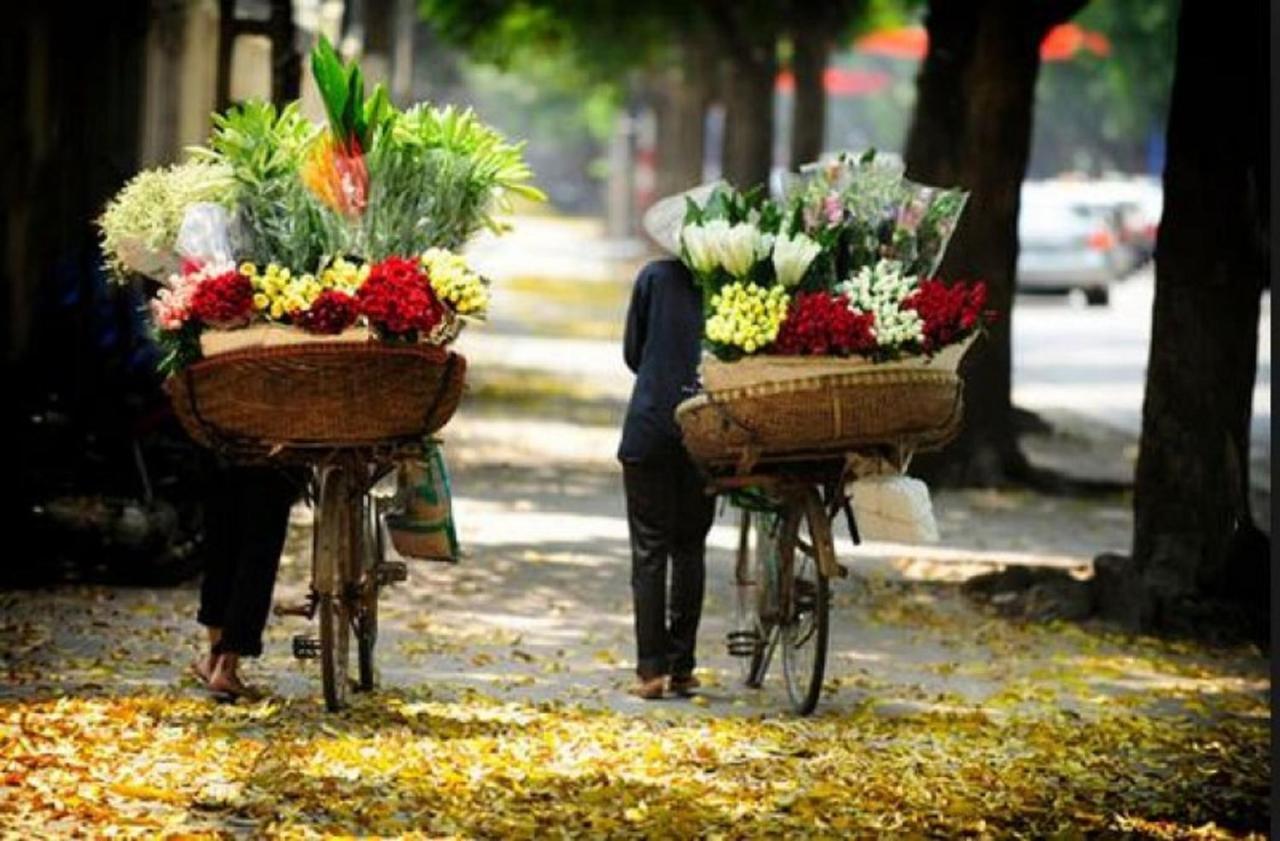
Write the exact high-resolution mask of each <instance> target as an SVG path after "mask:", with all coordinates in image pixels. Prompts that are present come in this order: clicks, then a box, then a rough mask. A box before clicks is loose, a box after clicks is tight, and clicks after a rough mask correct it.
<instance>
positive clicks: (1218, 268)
mask: <svg viewBox="0 0 1280 841" xmlns="http://www.w3.org/2000/svg"><path fill="white" fill-rule="evenodd" d="M1241 38H1244V39H1245V43H1239V42H1240V40H1241ZM1229 42H1235V44H1236V45H1235V46H1234V47H1233V48H1232V49H1229V50H1224V49H1222V45H1223V44H1225V43H1229ZM1267 49H1268V47H1267V21H1266V4H1265V3H1264V2H1263V0H1250V1H1249V2H1247V3H1244V4H1241V5H1240V6H1239V7H1238V8H1236V9H1234V14H1231V15H1224V14H1222V10H1221V9H1220V8H1215V7H1213V6H1212V5H1211V4H1210V3H1208V2H1206V0H1183V4H1182V12H1181V18H1180V20H1179V24H1178V58H1177V65H1176V71H1175V77H1174V83H1173V97H1172V102H1171V105H1170V114H1169V129H1168V150H1169V151H1168V164H1167V166H1166V168H1165V174H1164V195H1165V203H1164V218H1163V219H1162V220H1161V224H1160V234H1159V241H1158V244H1157V247H1156V296H1155V307H1154V318H1153V323H1152V332H1151V350H1150V360H1149V364H1148V369H1147V390H1146V399H1145V402H1144V404H1143V411H1142V443H1141V448H1140V450H1139V455H1138V468H1137V485H1136V490H1135V494H1134V540H1133V557H1132V560H1131V562H1130V563H1129V564H1128V565H1127V567H1128V568H1127V569H1123V570H1117V569H1115V568H1112V569H1108V570H1106V574H1105V575H1104V576H1103V579H1104V581H1107V580H1110V584H1111V585H1112V586H1115V585H1119V586H1118V588H1117V589H1119V590H1120V591H1121V593H1120V594H1119V597H1117V595H1116V594H1115V593H1112V594H1110V595H1108V596H1107V597H1105V598H1104V607H1109V608H1110V612H1111V614H1112V616H1113V617H1114V618H1119V619H1121V620H1124V621H1126V622H1127V623H1128V624H1129V625H1131V626H1136V627H1138V628H1141V629H1146V630H1165V631H1188V630H1200V627H1199V626H1200V625H1201V620H1203V619H1205V618H1207V616H1206V614H1205V609H1206V607H1209V609H1210V613H1209V615H1210V616H1213V617H1215V618H1221V617H1222V616H1223V614H1221V613H1217V612H1215V611H1212V608H1211V607H1210V606H1212V605H1213V604H1214V603H1215V602H1218V604H1219V606H1220V605H1221V601H1220V600H1225V601H1228V602H1231V601H1234V602H1236V603H1237V605H1238V603H1240V602H1245V603H1246V604H1247V605H1248V606H1250V607H1252V608H1253V612H1252V613H1253V615H1252V616H1250V615H1247V614H1241V613H1240V612H1239V611H1237V610H1232V611H1231V613H1229V614H1227V615H1232V614H1234V616H1233V620H1241V619H1243V620H1245V621H1251V622H1252V623H1253V625H1254V627H1253V628H1247V629H1246V630H1251V631H1254V632H1258V631H1260V632H1262V633H1265V629H1266V617H1267V596H1268V563H1269V556H1270V552H1269V546H1268V541H1267V539H1266V538H1265V537H1264V536H1262V535H1261V533H1260V532H1259V531H1257V529H1256V528H1255V527H1254V525H1253V522H1252V517H1251V515H1250V512H1249V507H1248V465H1249V426H1250V413H1251V410H1252V396H1253V386H1254V378H1255V375H1256V373H1257V345H1258V312H1259V299H1260V296H1261V292H1262V288H1263V285H1264V284H1265V283H1266V280H1267V277H1268V273H1269V270H1270V265H1269V264H1270V259H1269V254H1268V253H1267V241H1266V237H1267V231H1268V227H1267V226H1268V223H1269V220H1270V208H1269V200H1268V190H1269V189H1270V177H1269V175H1270V171H1269V168H1270V163H1269V159H1268V149H1267V143H1268V138H1267V111H1266V107H1267V104H1268V103H1269V102H1270V98H1269V96H1268V90H1267V78H1268V77H1267V74H1268V67H1267V57H1268V53H1267ZM1117 573H1118V574H1117Z"/></svg>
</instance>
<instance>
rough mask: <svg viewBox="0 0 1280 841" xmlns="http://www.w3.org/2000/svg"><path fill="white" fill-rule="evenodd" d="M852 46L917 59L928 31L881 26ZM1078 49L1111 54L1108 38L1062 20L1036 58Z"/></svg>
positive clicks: (1056, 57) (1062, 57) (1061, 56)
mask: <svg viewBox="0 0 1280 841" xmlns="http://www.w3.org/2000/svg"><path fill="white" fill-rule="evenodd" d="M853 46H854V48H855V49H856V50H857V51H858V52H860V53H864V54H866V55H879V56H886V57H888V58H907V59H916V60H919V59H922V58H924V56H925V53H927V52H928V51H929V33H928V32H926V31H925V28H924V27H923V26H903V27H899V28H897V29H881V30H879V31H878V32H872V33H871V34H869V35H865V36H863V37H861V38H859V39H858V40H857V41H855V42H854V44H853ZM1082 50H1083V51H1087V52H1091V53H1093V54H1094V55H1096V56H1100V57H1102V56H1108V55H1110V54H1111V40H1110V39H1109V38H1107V36H1106V35H1103V34H1102V33H1101V32H1091V31H1089V30H1087V29H1084V28H1082V27H1080V26H1077V25H1076V24H1074V23H1064V24H1061V25H1059V26H1055V27H1054V28H1053V29H1051V30H1049V34H1048V35H1046V36H1044V40H1043V41H1041V42H1040V58H1041V59H1042V60H1044V61H1067V60H1068V59H1071V58H1074V57H1075V56H1076V55H1077V54H1078V53H1080V52H1081V51H1082Z"/></svg>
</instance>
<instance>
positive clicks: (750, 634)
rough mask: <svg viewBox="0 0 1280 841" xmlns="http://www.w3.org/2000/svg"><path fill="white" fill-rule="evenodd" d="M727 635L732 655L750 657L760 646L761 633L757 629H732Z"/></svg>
mask: <svg viewBox="0 0 1280 841" xmlns="http://www.w3.org/2000/svg"><path fill="white" fill-rule="evenodd" d="M726 636H727V640H726V641H727V643H728V647H729V656H730V657H750V656H751V655H753V654H755V653H756V650H757V649H758V648H759V647H760V634H759V633H758V632H756V631H730V632H729V633H728V634H727V635H726Z"/></svg>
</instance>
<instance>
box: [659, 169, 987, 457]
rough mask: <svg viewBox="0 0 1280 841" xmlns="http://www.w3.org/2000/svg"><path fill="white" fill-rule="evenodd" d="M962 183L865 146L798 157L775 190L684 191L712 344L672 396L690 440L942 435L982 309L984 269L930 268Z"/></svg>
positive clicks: (699, 448) (699, 452) (826, 444)
mask: <svg viewBox="0 0 1280 841" xmlns="http://www.w3.org/2000/svg"><path fill="white" fill-rule="evenodd" d="M966 198H967V196H966V194H964V193H963V192H959V191H955V190H944V189H938V188H933V187H927V186H923V185H918V184H914V183H912V182H910V181H907V180H906V179H904V178H903V177H902V172H901V169H900V168H899V167H895V166H893V165H891V164H887V163H884V162H882V161H879V160H877V159H876V158H875V157H874V155H873V154H867V155H864V156H862V157H859V158H853V157H851V156H849V155H841V156H839V157H838V158H837V159H836V160H835V161H834V162H833V163H831V164H828V165H822V166H814V167H809V168H807V169H806V170H805V171H804V172H802V173H801V175H800V176H798V177H797V178H796V179H795V180H794V183H793V184H792V185H791V188H790V189H789V191H788V195H787V197H786V198H785V199H784V200H782V201H779V202H775V201H772V200H770V199H768V198H765V197H763V196H762V195H761V194H760V193H759V192H758V191H755V192H749V193H745V194H744V193H739V192H737V191H735V190H732V189H731V188H717V189H716V190H714V191H713V192H712V193H711V195H710V197H709V198H708V199H707V200H706V202H705V203H703V204H701V205H699V204H696V203H694V202H692V201H688V202H687V209H686V215H685V220H684V226H683V227H682V229H681V231H680V235H679V246H680V256H681V259H682V260H683V262H684V263H685V264H686V265H687V266H688V268H689V269H690V272H691V273H692V275H693V277H694V280H695V282H696V283H697V284H698V286H699V287H700V288H701V290H702V294H703V306H704V310H705V326H704V336H703V339H704V347H705V348H706V351H707V356H706V357H705V358H704V361H703V364H702V366H701V369H700V373H701V377H702V386H703V393H702V394H700V395H698V396H697V397H694V398H693V399H691V400H688V401H686V402H685V403H684V404H682V405H681V406H680V407H679V409H678V410H677V419H678V420H679V422H680V424H681V426H682V429H683V431H684V436H685V443H686V446H687V447H688V448H689V451H690V452H691V453H692V454H693V455H694V456H695V457H697V458H700V459H702V460H703V461H710V462H728V461H735V462H737V463H739V465H740V466H747V465H751V464H754V463H755V462H756V461H758V460H760V459H773V458H800V457H808V456H819V455H824V454H833V453H839V452H847V451H852V450H856V449H859V448H863V447H867V446H872V445H881V444H893V445H898V448H899V449H902V448H909V449H914V448H919V447H925V446H936V445H938V444H940V443H942V442H943V441H945V440H947V438H949V437H950V436H951V435H953V434H954V433H955V431H956V430H957V429H958V421H959V416H960V413H959V409H960V390H961V382H960V379H959V376H958V373H957V369H958V365H959V362H960V359H961V357H962V356H963V354H964V352H965V351H966V350H967V348H968V347H969V345H970V344H971V343H972V341H973V340H974V338H975V337H976V336H977V335H978V334H979V333H980V332H981V330H982V329H983V327H984V325H985V324H987V323H988V322H989V321H990V319H991V318H992V314H991V313H990V312H988V311H987V310H986V288H985V286H984V285H983V284H982V283H980V282H975V283H967V282H955V283H946V282H944V281H942V280H939V279H936V278H932V277H930V275H931V274H932V273H933V272H934V271H936V268H937V266H938V264H939V263H940V261H941V258H942V256H943V251H944V250H945V247H946V244H947V241H948V240H949V238H950V235H951V232H952V231H953V230H954V228H955V225H956V223H957V221H958V219H959V217H960V214H961V212H962V211H963V208H964V204H965V200H966Z"/></svg>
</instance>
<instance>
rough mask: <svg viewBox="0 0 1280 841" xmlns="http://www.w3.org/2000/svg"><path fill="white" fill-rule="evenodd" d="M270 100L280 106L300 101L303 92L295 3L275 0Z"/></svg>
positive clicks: (272, 10)
mask: <svg viewBox="0 0 1280 841" xmlns="http://www.w3.org/2000/svg"><path fill="white" fill-rule="evenodd" d="M268 28H269V29H270V30H271V101H272V102H274V103H275V104H276V105H278V106H280V107H284V105H285V104H286V103H288V102H292V101H293V100H295V99H297V98H298V96H299V94H300V93H301V91H302V56H300V55H298V50H297V49H296V48H295V47H294V26H293V3H291V2H289V0H272V2H271V19H270V22H269V23H268Z"/></svg>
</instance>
